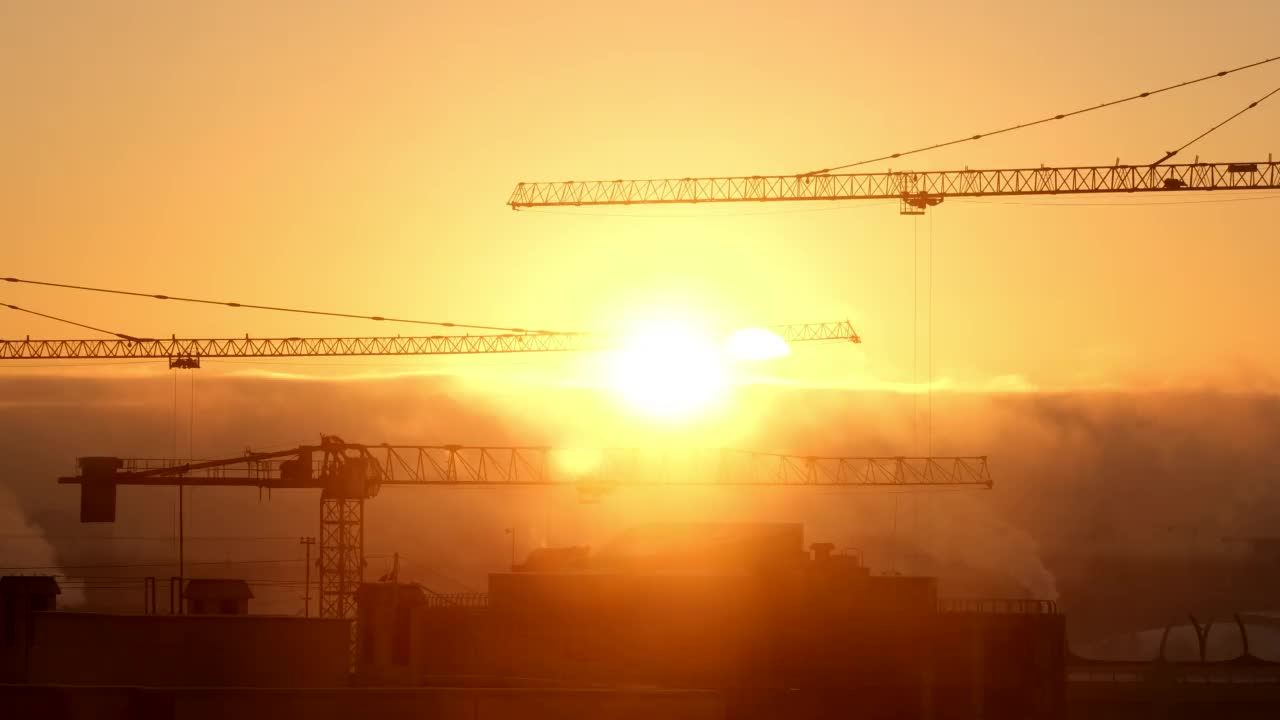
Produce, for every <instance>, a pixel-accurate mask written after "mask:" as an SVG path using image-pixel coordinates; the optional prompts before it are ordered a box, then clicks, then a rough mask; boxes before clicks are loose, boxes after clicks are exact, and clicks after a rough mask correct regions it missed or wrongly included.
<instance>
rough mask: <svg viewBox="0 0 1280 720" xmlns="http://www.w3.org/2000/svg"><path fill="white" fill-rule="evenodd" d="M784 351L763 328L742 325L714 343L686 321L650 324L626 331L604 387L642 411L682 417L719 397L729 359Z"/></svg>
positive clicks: (757, 357)
mask: <svg viewBox="0 0 1280 720" xmlns="http://www.w3.org/2000/svg"><path fill="white" fill-rule="evenodd" d="M789 353H790V348H789V347H787V343H786V342H785V341H784V340H783V339H782V338H780V337H778V336H777V335H775V334H773V333H771V332H769V331H768V330H763V329H758V328H752V329H748V330H741V331H739V332H737V333H734V334H733V335H731V336H730V337H729V338H728V339H727V340H724V341H722V342H717V340H716V339H714V338H713V336H711V335H709V334H708V333H706V332H704V331H702V330H700V329H699V328H697V327H695V326H693V325H691V324H688V323H684V322H680V321H664V322H656V323H649V324H647V325H644V326H642V327H640V328H638V329H637V330H636V331H635V332H633V333H631V334H629V335H628V336H627V337H626V338H625V340H624V341H623V344H622V347H621V349H620V350H619V351H617V352H616V353H614V356H613V362H612V366H611V368H610V374H609V386H610V388H611V389H612V390H613V391H614V392H615V393H616V394H618V395H619V396H620V397H621V398H622V399H623V400H624V401H625V402H626V404H627V405H628V406H630V407H631V408H632V409H634V410H636V411H637V412H639V413H641V414H643V415H646V416H649V417H652V418H657V419H662V420H687V419H690V418H692V417H695V416H697V415H700V414H702V413H704V412H706V411H708V410H710V409H711V408H712V407H714V406H715V405H716V404H717V403H718V402H719V401H720V400H721V399H723V397H724V395H725V394H726V392H727V390H728V388H729V385H730V380H731V367H730V365H731V363H732V362H734V361H752V360H767V359H772V358H776V357H781V356H784V355H787V354H789Z"/></svg>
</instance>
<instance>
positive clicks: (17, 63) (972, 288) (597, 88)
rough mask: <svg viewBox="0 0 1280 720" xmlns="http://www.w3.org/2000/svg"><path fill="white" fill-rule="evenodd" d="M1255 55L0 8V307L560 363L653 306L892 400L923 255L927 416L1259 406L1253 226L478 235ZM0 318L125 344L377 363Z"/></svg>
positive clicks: (1152, 20) (943, 220)
mask: <svg viewBox="0 0 1280 720" xmlns="http://www.w3.org/2000/svg"><path fill="white" fill-rule="evenodd" d="M1117 5H1118V6H1122V9H1115V7H1114V6H1117ZM1278 23H1280V4H1275V3H1257V2H1225V3H1217V4H1206V3H1203V2H1183V1H1181V0H1179V1H1177V2H1169V1H1166V2H1159V3H1155V2H1129V3H1111V2H1080V3H1069V4H1068V3H1063V4H1061V5H1058V6H1055V7H1046V6H1045V5H1043V4H1040V3H1026V2H1013V1H1009V2H985V3H964V4H959V3H947V2H917V3H911V4H903V3H854V2H830V3H809V2H791V3H786V4H785V5H783V4H779V3H748V2H694V3H690V2H680V3H665V2H647V3H641V4H629V5H627V6H622V5H620V4H615V3H555V2H550V3H478V2H475V3H461V2H460V3H444V2H433V3H420V2H404V3H393V2H384V3H378V4H376V8H373V7H372V6H370V5H369V4H366V3H356V2H349V3H341V2H331V3H285V2H279V3H261V2H222V3H213V4H196V3H162V2H154V3H143V2H132V3H118V2H82V3H77V4H75V5H74V6H72V5H65V4H62V5H59V4H52V3H6V4H4V5H3V6H0V88H3V92H4V96H5V106H6V110H5V111H4V113H3V119H2V120H0V123H2V124H3V132H0V158H3V163H4V167H5V170H4V172H3V173H0V229H2V230H3V233H4V237H5V241H4V242H3V243H0V275H16V276H19V277H31V278H36V279H49V280H57V281H64V282H76V283H85V284H98V285H105V286H108V287H123V288H131V289H142V290H151V291H156V292H167V293H172V294H187V295H193V296H197V297H201V296H212V297H218V298H226V299H234V300H240V301H244V302H258V303H266V304H282V305H301V306H308V307H317V308H327V309H336V310H346V311H352V312H369V313H379V314H385V315H402V316H417V317H440V318H446V319H450V320H457V321H464V322H474V323H485V324H489V323H492V324H501V325H508V324H513V325H522V326H537V327H551V328H565V329H578V328H593V327H603V326H609V325H612V324H616V323H617V322H618V320H617V319H618V318H619V317H623V316H629V315H631V314H635V313H643V312H645V310H646V309H647V308H649V307H652V306H663V307H670V306H672V305H677V306H678V305H680V304H681V303H688V304H689V305H690V306H692V307H694V308H695V309H696V310H697V311H698V312H699V313H700V314H704V315H707V316H710V317H712V318H716V319H721V320H724V321H725V322H728V323H731V324H735V323H742V322H752V323H773V322H800V321H818V320H828V319H837V318H843V317H848V318H849V319H851V320H852V321H853V322H854V326H855V327H857V328H858V330H859V331H860V332H861V333H862V335H863V337H864V339H865V345H864V346H863V347H862V348H860V349H856V350H853V349H848V348H830V349H828V348H823V349H820V350H819V349H815V350H812V351H805V353H802V354H800V355H797V356H796V357H795V358H793V361H794V362H792V363H791V364H790V365H789V366H788V367H789V369H786V370H780V371H779V372H782V373H784V374H787V375H788V376H789V377H791V378H792V379H798V380H808V381H821V382H840V383H859V382H871V381H881V382H902V381H908V380H910V379H911V377H912V366H913V352H914V350H915V349H916V348H918V349H919V351H920V353H921V354H920V357H921V358H924V357H925V352H926V348H927V345H926V344H924V340H923V339H922V341H921V343H922V344H920V345H915V344H913V342H912V309H913V300H912V297H913V287H912V286H913V279H912V278H913V261H912V244H913V235H915V236H917V237H918V239H919V245H920V249H921V253H922V260H921V265H920V271H921V274H920V275H919V277H920V281H921V291H920V295H921V303H922V308H921V312H922V314H921V323H920V324H921V334H922V336H923V328H924V326H925V321H926V319H927V316H926V315H924V314H923V311H924V304H923V300H924V295H925V293H924V287H926V286H927V283H926V280H927V277H928V275H927V271H928V269H929V268H928V265H927V264H926V263H925V261H924V259H923V257H924V249H925V248H926V247H927V241H928V239H929V237H930V235H932V237H933V239H934V241H935V253H934V258H935V265H936V275H935V279H934V283H933V309H934V325H933V328H934V334H933V338H934V353H933V357H934V366H935V374H936V375H937V376H940V377H945V378H948V379H949V380H950V381H951V382H953V383H954V384H956V385H959V386H976V387H991V386H994V387H1009V386H1018V385H1019V384H1020V383H1023V382H1025V383H1029V384H1030V385H1031V386H1035V387H1055V388H1072V387H1085V386H1088V387H1093V386H1097V385H1100V384H1105V385H1119V386H1146V385H1162V384H1166V383H1174V384H1179V383H1195V384H1200V383H1206V382H1207V383H1209V384H1212V385H1216V386H1220V387H1225V388H1240V387H1254V386H1255V385H1256V384H1257V383H1258V382H1259V381H1260V378H1263V379H1265V378H1269V377H1270V376H1271V370H1270V369H1271V368H1273V367H1275V365H1276V363H1277V362H1278V361H1280V340H1278V339H1276V337H1275V334H1274V333H1272V332H1270V328H1271V326H1272V325H1273V324H1274V311H1275V309H1276V307H1277V300H1278V299H1280V291H1277V289H1276V286H1275V280H1274V273H1275V268H1276V267H1278V266H1280V245H1278V244H1277V242H1276V240H1275V224H1274V222H1273V218H1274V215H1275V213H1276V212H1277V210H1278V209H1280V195H1277V194H1274V193H1273V194H1272V195H1271V199H1260V200H1249V201H1243V202H1213V203H1196V204H1180V205H1174V206H1166V207H1154V206H1149V205H1138V206H1135V205H1131V204H1130V205H1126V204H1125V203H1133V202H1135V201H1134V200H1133V199H1126V198H1118V199H1114V200H1091V201H1090V200H1085V199H1080V198H1075V199H1072V198H1066V199H1061V200H1057V201H1050V202H1049V203H1048V205H1049V206H1045V205H1044V201H1039V200H1036V201H1034V202H1026V203H1020V202H1018V201H1016V200H1010V201H1004V200H1000V201H995V200H993V201H990V202H969V203H963V202H947V203H946V204H945V205H943V206H942V207H940V208H938V209H937V210H936V211H933V212H932V214H931V216H926V217H925V218H922V219H920V220H912V219H910V218H903V217H900V216H898V214H897V210H896V207H895V206H893V205H887V206H875V207H869V206H863V205H857V204H844V205H821V204H819V205H808V204H805V205H801V204H797V205H767V206H730V207H725V208H713V209H705V208H682V207H672V208H662V209H657V210H654V211H645V210H642V209H629V210H628V209H623V210H620V211H618V212H611V211H607V210H596V211H563V212H536V211H526V212H520V213H515V212H512V211H511V210H509V209H507V208H506V207H505V206H504V205H503V201H504V200H505V199H506V197H507V195H508V193H509V192H510V190H511V187H512V186H513V185H514V183H515V182H516V181H518V180H549V179H570V178H576V179H592V178H615V177H642V176H689V175H704V174H751V173H773V172H793V171H802V170H808V169H812V168H815V167H825V166H829V165H831V164H834V163H840V162H847V161H851V160H856V159H860V158H862V157H865V156H868V155H874V154H880V153H882V152H885V151H893V150H900V149H904V148H906V147H910V146H915V145H918V144H924V143H929V142H934V141H939V140H944V139H950V138H952V137H954V136H957V135H962V134H968V133H972V132H980V131H986V130H989V129H992V128H994V127H997V126H1002V125H1004V124H1008V123H1011V122H1016V121H1022V120H1027V119H1031V118H1035V117H1040V116H1043V115H1045V114H1046V113H1049V112H1059V111H1066V110H1069V109H1073V108H1076V107H1079V106H1082V105H1086V104H1091V103H1094V102H1099V101H1102V100H1106V99H1110V98H1112V97H1115V96H1119V95H1124V94H1129V93H1131V92H1133V91H1135V90H1139V89H1149V88H1154V87H1157V86H1160V85H1164V84H1168V83H1170V82H1176V81H1179V80H1182V79H1186V78H1188V77H1192V76H1196V75H1200V74H1204V73H1206V72H1209V71H1213V70H1218V69H1222V68H1227V67H1232V66H1235V65H1239V64H1244V63H1246V62H1251V61H1254V60H1257V59H1260V58H1263V57H1267V56H1270V55H1273V54H1276V53H1275V51H1276V49H1277V46H1276V44H1275V39H1274V38H1275V35H1274V29H1275V28H1276V27H1277V26H1278ZM1277 84H1280V66H1275V65H1272V66H1266V67H1264V68H1260V69H1257V70H1253V71H1250V72H1248V73H1242V74H1239V75H1237V76H1231V77H1228V78H1226V79H1224V80H1221V81H1214V82H1213V83H1209V84H1206V85H1202V86H1197V87H1195V88H1193V89H1189V90H1187V91H1184V92H1180V93H1176V94H1171V95H1166V96H1162V97H1160V98H1157V99H1153V100H1151V101H1146V102H1145V104H1144V103H1137V104H1133V105H1130V106H1125V107H1123V108H1120V109H1116V110H1110V111H1105V112H1101V113H1097V114H1094V115H1090V116H1087V117H1085V118H1081V119H1078V120H1073V121H1071V122H1069V123H1062V124H1055V125H1052V126H1049V127H1045V128H1040V129H1035V130H1031V131H1027V132H1023V133H1019V134H1017V135H1014V136H1008V137H1002V138H998V139H994V140H991V141H984V142H982V143H975V144H972V145H965V146H962V147H960V148H957V149H954V150H948V151H942V152H938V153H932V154H928V155H925V156H922V157H920V158H919V159H918V160H917V161H914V162H911V163H910V167H911V168H915V169H929V168H942V167H957V166H965V165H967V166H969V167H984V166H987V167H998V166H1009V165H1014V166H1025V165H1036V164H1039V163H1042V162H1043V163H1047V164H1088V163H1099V164H1109V163H1111V162H1113V161H1114V160H1115V158H1116V157H1117V156H1119V157H1120V158H1121V159H1122V160H1123V161H1126V162H1150V161H1152V160H1155V159H1156V158H1158V157H1159V156H1160V155H1161V154H1162V153H1163V151H1164V150H1166V149H1168V148H1170V147H1176V146H1177V145H1180V144H1181V143H1182V142H1183V141H1185V140H1186V139H1189V138H1190V137H1192V136H1194V135H1195V134H1198V133H1199V132H1200V131H1201V130H1203V129H1204V128H1206V127H1208V126H1210V125H1212V124H1214V123H1216V122H1217V121H1219V120H1220V119H1222V118H1223V117H1225V116H1226V115H1228V114H1230V113H1232V112H1234V111H1235V110H1237V109H1239V108H1240V107H1241V106H1243V105H1244V104H1246V103H1247V102H1249V101H1251V100H1253V99H1255V98H1257V97H1259V96H1260V95H1262V94H1263V93H1265V92H1266V91H1268V90H1270V89H1271V88H1273V87H1275V86H1276V85H1277ZM1277 126H1280V99H1277V98H1273V99H1272V101H1271V103H1270V104H1267V105H1263V106H1261V107H1259V108H1258V109H1257V110H1254V111H1252V112H1251V113H1248V114H1246V115H1245V116H1243V117H1242V118H1241V119H1239V120H1238V121H1236V122H1235V123H1233V124H1232V125H1230V126H1228V127H1227V128H1225V129H1224V130H1222V131H1220V132H1219V133H1217V134H1215V135H1213V136H1210V137H1209V138H1208V139H1206V140H1205V141H1203V142H1202V143H1201V144H1200V145H1198V146H1196V147H1195V148H1194V150H1193V151H1189V152H1190V153H1191V154H1195V153H1198V154H1199V155H1200V156H1201V157H1202V158H1204V159H1209V160H1222V161H1226V160H1243V159H1259V158H1264V157H1266V154H1267V153H1268V152H1269V151H1272V150H1277V149H1280V148H1276V147H1275V145H1274V143H1273V142H1272V140H1273V139H1274V137H1275V134H1274V129H1275V128H1276V127H1277ZM904 167H907V165H906V164H905V163H904V164H903V165H901V166H899V169H901V168H904ZM882 169H883V168H882ZM1179 197H1180V198H1184V196H1179ZM1239 197H1248V196H1247V195H1242V196H1237V195H1227V196H1220V197H1214V198H1209V197H1205V196H1201V195H1196V196H1185V198H1184V199H1195V200H1208V199H1215V200H1218V199H1221V200H1225V199H1228V198H1231V199H1235V198H1239ZM1161 201H1164V199H1163V198H1154V199H1151V200H1150V202H1161ZM1081 202H1090V203H1091V204H1090V205H1088V206H1081V205H1078V204H1077V205H1074V206H1073V205H1072V203H1081ZM1099 203H1100V204H1102V205H1104V206H1096V205H1097V204H1099ZM0 291H3V296H0V301H3V302H9V303H14V304H17V305H22V306H29V307H32V308H34V309H38V310H41V311H44V312H49V313H53V314H65V315H67V316H68V317H71V318H73V319H77V320H80V321H83V322H87V323H90V324H96V325H104V326H108V327H112V328H118V329H121V330H123V331H126V332H129V333H133V334H136V335H168V334H171V333H177V334H179V335H188V336H191V335H197V336H210V335H228V334H234V335H239V334H244V333H246V332H248V333H252V334H254V335H271V334H281V335H306V334H352V335H354V334H372V333H377V332H379V331H383V330H385V327H382V326H372V327H370V326H369V324H361V323H359V322H356V321H350V322H337V321H332V320H325V321H320V320H308V319H302V318H297V317H293V316H287V315H284V316H277V315H272V314H267V313H252V312H250V311H241V312H231V311H228V310H221V309H216V308H201V307H192V306H166V305H162V304H160V303H155V302H144V301H140V300H126V299H110V298H106V299H104V298H102V297H98V296H90V295H83V294H75V293H67V292H61V291H53V290H46V289H40V288H34V287H25V286H15V285H9V284H5V285H3V286H2V287H0ZM400 331H401V332H404V333H405V334H410V333H412V332H413V329H412V328H409V327H406V328H402V329H401V330H400ZM28 334H30V335H32V336H45V337H48V336H54V337H69V336H79V335H84V334H85V333H82V332H80V331H77V330H74V329H72V328H64V327H62V326H58V325H54V324H49V323H47V322H45V321H42V320H38V319H35V318H29V317H23V316H19V315H17V314H15V313H12V312H9V311H5V312H4V313H3V314H0V336H3V337H15V336H24V335H28ZM923 362H924V361H923V359H922V360H921V368H923ZM504 363H505V364H504ZM528 365H529V363H528V362H527V361H524V360H520V359H493V358H487V359H484V360H483V361H479V360H477V361H476V362H474V363H473V362H470V361H465V362H461V363H459V362H454V363H450V364H448V365H445V367H455V368H456V367H477V368H486V369H493V370H494V371H495V372H502V371H503V369H504V368H515V369H516V370H518V369H519V368H521V367H526V366H528ZM234 367H239V366H234ZM104 371H105V369H104ZM10 372H12V371H10ZM513 372H514V371H513ZM921 372H923V370H921ZM1011 378H1020V379H1011Z"/></svg>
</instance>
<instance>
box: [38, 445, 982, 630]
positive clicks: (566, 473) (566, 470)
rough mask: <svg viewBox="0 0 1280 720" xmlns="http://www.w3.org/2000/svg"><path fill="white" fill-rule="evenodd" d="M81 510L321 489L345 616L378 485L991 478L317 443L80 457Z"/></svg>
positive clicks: (721, 460)
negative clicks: (122, 501) (151, 500)
mask: <svg viewBox="0 0 1280 720" xmlns="http://www.w3.org/2000/svg"><path fill="white" fill-rule="evenodd" d="M77 467H78V473H77V474H76V475H74V476H69V477H62V478H59V480H58V482H59V483H63V484H76V485H79V486H80V520H81V522H113V521H114V520H115V506H116V488H117V487H119V486H121V485H151V486H156V485H179V486H201V487H205V486H225V487H256V488H269V489H273V490H276V489H280V490H319V491H320V542H319V545H320V563H319V565H320V577H319V579H320V614H321V615H322V616H330V617H351V616H353V614H354V613H355V609H356V605H355V599H356V591H357V589H358V588H359V586H360V583H361V581H362V578H363V569H364V503H365V500H367V499H369V498H372V497H374V496H375V495H377V493H378V490H379V488H380V487H382V486H384V485H405V486H441V485H443V486H494V487H518V486H544V487H551V486H561V487H566V486H567V487H576V488H578V489H579V490H580V491H582V492H586V493H588V494H591V495H598V494H599V493H602V492H606V491H608V490H610V489H612V488H616V487H626V486H667V487H674V486H693V485H716V486H738V487H744V486H745V487H764V486H798V487H930V486H971V487H979V488H990V487H991V485H992V481H991V475H990V473H989V471H988V468H987V458H986V457H985V456H982V457H818V456H801V455H783V454H773V453H760V452H747V451H741V450H688V449H605V450H579V449H572V450H569V449H566V450H557V449H553V448H548V447H473V446H462V445H385V444H384V445H363V444H358V443H348V442H344V441H343V440H342V439H340V438H338V437H334V436H325V437H322V438H321V441H320V444H319V445H304V446H301V447H297V448H293V449H290V450H282V451H278V452H267V453H246V454H244V455H242V456H237V457H229V458H223V459H215V460H202V461H183V460H172V459H123V458H116V457H83V458H80V459H79V461H78V462H77Z"/></svg>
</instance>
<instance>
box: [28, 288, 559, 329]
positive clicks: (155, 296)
mask: <svg viewBox="0 0 1280 720" xmlns="http://www.w3.org/2000/svg"><path fill="white" fill-rule="evenodd" d="M3 279H4V281H5V282H11V283H24V284H27V285H43V286H45V287H53V288H62V289H65V290H85V291H88V292H96V293H107V294H111V295H129V296H131V297H143V298H151V299H153V300H177V301H179V302H188V303H199V304H202V305H221V306H224V307H233V308H249V309H251V310H272V311H275V312H287V313H298V314H302V315H323V316H325V317H340V318H351V319H355V320H376V321H380V322H392V323H409V324H412V325H436V326H439V327H452V328H463V329H467V330H493V331H497V332H507V333H529V334H538V335H547V334H553V333H556V331H554V330H528V329H525V328H518V327H496V326H493V325H473V324H469V323H453V322H444V321H441V320H415V319H411V318H394V317H385V316H382V315H359V314H356V313H342V312H329V311H326V310H307V309H300V308H288V307H278V306H274V305H254V304H251V303H239V302H229V301H224V300H206V299H202V298H189V297H178V296H176V295H163V294H160V293H146V292H138V291H135V290H113V289H110V288H98V287H88V286H85V285H71V284H67V283H56V282H47V281H43V280H26V279H23V278H16V277H6V278H3ZM10 307H12V306H10ZM81 327H86V328H88V329H90V330H98V328H92V327H89V326H87V325H82V326H81ZM99 332H107V331H102V330H99ZM110 334H112V335H119V333H110ZM120 337H123V338H124V339H126V340H132V339H134V338H130V337H125V336H122V335H120Z"/></svg>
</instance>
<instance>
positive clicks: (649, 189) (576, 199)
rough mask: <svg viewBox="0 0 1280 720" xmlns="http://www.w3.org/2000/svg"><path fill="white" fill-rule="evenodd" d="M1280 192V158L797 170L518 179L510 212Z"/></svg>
mask: <svg viewBox="0 0 1280 720" xmlns="http://www.w3.org/2000/svg"><path fill="white" fill-rule="evenodd" d="M1276 189H1280V162H1276V161H1273V160H1272V159H1271V157H1270V156H1268V157H1267V160H1266V161H1265V162H1263V161H1253V162H1230V163H1202V162H1194V163H1187V164H1181V165H1163V164H1156V165H1120V164H1118V163H1117V164H1116V165H1111V166H1079V167H1038V168H1001V169H994V170H970V169H968V168H965V169H963V170H938V171H928V172H915V171H892V170H891V171H889V172H880V173H828V172H816V173H801V174H798V175H751V176H739V177H700V178H658V179H648V180H588V181H566V182H522V183H519V184H517V185H516V187H515V190H513V191H512V192H511V197H510V198H508V200H507V204H508V205H510V206H511V207H512V209H515V210H519V209H521V208H537V207H560V206H572V207H586V206H597V205H671V204H699V203H734V202H784V201H798V200H898V201H899V211H900V212H901V213H902V214H904V215H920V214H923V213H924V211H925V208H929V207H933V206H935V205H938V204H939V203H941V202H942V201H943V200H945V199H947V198H980V197H1004V196H1017V195H1092V194H1117V193H1175V192H1192V191H1197V190H1200V191H1211V190H1276Z"/></svg>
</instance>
